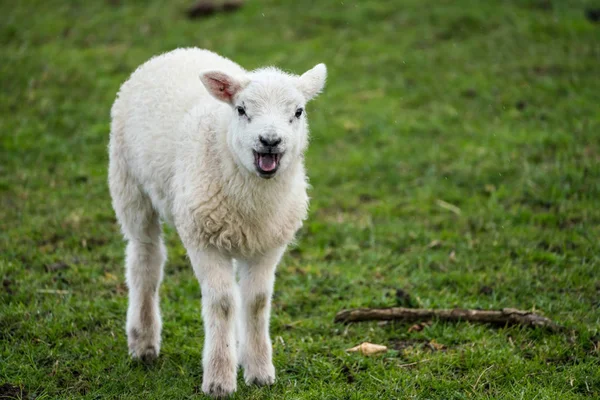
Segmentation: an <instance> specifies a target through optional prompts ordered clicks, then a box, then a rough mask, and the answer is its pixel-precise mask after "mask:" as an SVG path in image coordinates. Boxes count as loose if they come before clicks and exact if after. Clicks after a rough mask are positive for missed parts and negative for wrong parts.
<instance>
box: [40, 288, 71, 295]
mask: <svg viewBox="0 0 600 400" xmlns="http://www.w3.org/2000/svg"><path fill="white" fill-rule="evenodd" d="M37 292H38V293H45V294H69V293H70V292H69V291H68V290H58V289H38V290H37Z"/></svg>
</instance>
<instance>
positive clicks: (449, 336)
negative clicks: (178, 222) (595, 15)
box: [0, 0, 600, 399]
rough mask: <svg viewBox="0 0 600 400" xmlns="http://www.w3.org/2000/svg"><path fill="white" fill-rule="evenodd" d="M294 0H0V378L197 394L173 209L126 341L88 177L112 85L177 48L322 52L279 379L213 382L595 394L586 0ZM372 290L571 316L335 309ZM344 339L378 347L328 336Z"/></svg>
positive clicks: (297, 55) (19, 386)
mask: <svg viewBox="0 0 600 400" xmlns="http://www.w3.org/2000/svg"><path fill="white" fill-rule="evenodd" d="M282 3H287V4H285V5H283V4H282ZM312 3H313V2H309V1H294V2H279V1H275V0H264V1H250V2H248V3H247V4H246V5H245V6H244V7H243V8H242V9H241V10H239V11H238V12H235V13H231V14H224V15H218V16H215V17H211V18H208V19H203V20H195V21H189V20H187V19H186V18H185V15H184V13H183V10H185V8H186V6H187V5H189V2H188V1H184V0H173V1H169V2H159V1H148V2H125V1H123V2H119V1H95V2H91V1H90V2H74V1H73V2H67V1H56V0H44V1H26V2H25V1H23V2H14V1H13V2H9V1H2V2H1V3H0V15H2V18H1V21H0V59H1V60H2V61H1V62H0V83H1V87H2V90H1V91H0V112H1V118H0V132H1V133H0V135H1V137H0V146H1V148H0V152H1V153H0V157H1V159H0V161H1V162H0V201H1V203H0V224H1V231H0V252H1V255H0V271H1V275H2V287H0V398H2V396H7V397H10V396H13V397H17V398H18V397H23V398H37V399H42V398H44V399H50V398H117V397H118V398H123V399H125V398H131V399H133V398H156V399H165V398H190V397H196V396H198V397H201V396H202V394H201V393H200V390H199V386H200V383H201V375H202V370H201V361H200V359H201V351H202V340H203V333H202V322H201V318H200V291H199V288H198V284H197V282H196V281H195V279H194V277H193V274H192V270H191V267H190V266H189V263H188V261H187V260H186V257H185V254H184V251H183V249H182V247H181V245H180V244H179V242H178V239H177V237H176V235H175V234H174V233H173V231H168V235H167V237H168V242H169V250H170V261H169V264H168V266H167V269H166V277H165V280H164V284H163V286H162V288H161V297H162V310H163V316H164V332H163V339H164V345H163V349H162V354H161V356H160V359H159V360H158V361H157V363H156V364H155V365H153V366H151V367H146V366H144V365H140V364H138V363H135V362H132V361H130V360H129V358H128V357H127V346H126V339H125V332H124V321H125V310H126V287H125V285H124V278H123V256H122V254H123V243H122V241H121V237H120V234H119V229H118V226H117V224H116V221H115V218H114V215H113V211H112V209H111V206H110V199H109V195H108V190H107V186H106V167H107V154H106V145H107V142H108V124H109V117H108V116H109V109H110V106H111V103H112V101H113V100H114V96H115V93H116V91H117V89H118V87H119V85H120V83H121V82H123V81H124V80H125V79H126V78H127V76H128V74H129V73H131V71H132V70H133V69H134V68H135V67H136V66H137V65H139V64H140V63H142V62H143V61H145V60H146V59H148V58H149V57H150V56H152V55H154V54H157V53H160V52H163V51H167V50H170V49H173V48H175V47H180V46H199V47H205V48H209V49H212V50H215V51H217V52H219V53H221V54H223V55H225V56H228V57H230V58H233V59H234V60H236V61H237V62H239V63H241V64H242V65H244V66H246V67H247V68H255V67H259V66H262V65H265V64H275V65H279V66H281V67H283V68H285V69H289V70H291V71H294V72H302V71H304V70H306V69H308V68H310V67H312V66H313V65H314V64H316V63H318V62H325V63H326V64H327V65H328V67H329V76H330V78H329V81H328V87H327V90H326V92H325V93H324V94H323V95H322V96H321V97H320V98H319V99H318V100H317V101H315V102H314V103H311V104H310V107H309V112H310V114H311V115H310V119H311V123H312V125H311V126H312V144H311V148H310V150H309V152H308V155H307V165H308V170H309V175H310V178H311V183H312V186H313V189H312V190H311V197H312V199H313V200H312V205H311V213H310V219H309V220H308V221H307V223H306V225H305V227H304V228H303V229H302V231H301V233H300V235H299V242H298V245H297V246H296V247H295V248H294V249H292V250H291V251H290V252H289V253H288V255H287V256H286V257H285V259H284V260H283V262H282V264H281V266H280V268H279V271H278V280H277V283H276V293H275V299H274V316H273V320H272V329H271V331H272V337H273V338H274V353H275V364H276V367H277V369H278V381H277V383H276V384H275V386H273V387H271V388H256V387H250V388H248V387H246V386H245V385H244V384H243V381H242V380H241V378H240V380H239V390H238V393H237V395H236V396H235V398H240V399H241V398H250V399H263V398H273V399H343V398H346V399H363V398H364V399H366V398H373V399H384V398H422V399H462V398H472V399H491V398H507V399H533V398H535V399H557V398H560V399H576V398H592V397H595V398H598V397H599V396H600V350H599V346H600V343H599V342H600V280H599V277H600V259H599V254H600V252H599V248H598V247H599V246H598V237H599V236H600V207H598V199H599V198H600V107H599V106H600V41H599V38H600V25H598V24H597V23H593V22H591V21H590V20H588V19H586V16H585V9H586V8H588V7H591V6H594V5H595V6H596V7H598V6H599V3H598V2H597V1H550V0H520V1H517V0H514V1H499V0H491V1H485V2H483V1H478V0H460V1H459V0H457V1H452V2H450V1H422V0H405V1H402V2H392V1H380V2H372V1H364V2H359V1H342V2H339V1H338V2H320V4H319V5H318V6H317V5H313V4H312ZM440 201H443V202H446V203H449V204H451V205H453V206H454V207H455V208H453V207H447V206H445V203H443V202H440ZM403 293H408V294H409V296H410V300H409V301H407V300H406V296H403ZM394 305H412V306H422V307H444V308H446V307H455V306H459V307H471V308H477V307H480V308H501V307H516V308H521V309H528V310H530V309H534V310H536V311H538V312H540V313H542V314H544V315H546V316H548V317H551V318H553V319H555V320H556V321H558V322H559V323H561V324H563V325H565V326H567V327H568V328H569V331H568V332H567V333H564V334H550V333H545V332H542V331H536V330H526V329H520V328H514V327H512V328H502V329H495V328H491V327H488V326H480V325H471V324H467V323H460V324H448V323H441V322H436V321H433V322H432V324H431V325H430V326H428V327H426V328H425V329H423V330H421V331H410V332H409V326H408V325H406V324H400V323H391V324H387V325H379V324H377V323H361V324H353V325H350V326H339V325H335V324H333V316H334V314H335V313H336V311H338V310H340V309H342V308H348V307H357V306H394ZM363 341H371V342H375V343H381V344H385V345H387V346H389V347H390V348H391V349H392V350H390V351H389V352H388V353H387V354H385V355H380V356H374V357H364V356H361V355H356V354H347V353H346V352H345V351H344V350H345V349H347V348H349V347H351V346H354V345H356V344H358V343H361V342H363ZM411 363H414V364H413V365H412V366H406V364H411Z"/></svg>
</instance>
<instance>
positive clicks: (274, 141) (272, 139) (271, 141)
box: [258, 136, 281, 147]
mask: <svg viewBox="0 0 600 400" xmlns="http://www.w3.org/2000/svg"><path fill="white" fill-rule="evenodd" d="M258 140H260V142H261V143H262V144H263V145H264V146H267V147H275V146H277V145H278V144H279V143H281V138H279V137H276V136H269V137H264V136H259V137H258Z"/></svg>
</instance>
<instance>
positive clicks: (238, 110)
mask: <svg viewBox="0 0 600 400" xmlns="http://www.w3.org/2000/svg"><path fill="white" fill-rule="evenodd" d="M237 112H238V114H239V116H240V117H243V116H244V115H246V110H244V107H241V106H238V107H237Z"/></svg>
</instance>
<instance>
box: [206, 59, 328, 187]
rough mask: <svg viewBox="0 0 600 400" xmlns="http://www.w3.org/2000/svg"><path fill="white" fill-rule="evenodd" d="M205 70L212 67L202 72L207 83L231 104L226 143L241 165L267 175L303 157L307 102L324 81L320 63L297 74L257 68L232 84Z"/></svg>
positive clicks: (305, 141) (269, 176) (280, 170)
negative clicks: (305, 71) (301, 73)
mask: <svg viewBox="0 0 600 400" xmlns="http://www.w3.org/2000/svg"><path fill="white" fill-rule="evenodd" d="M209 74H215V73H205V74H203V82H204V83H205V86H207V88H208V89H209V91H210V92H211V93H212V94H213V96H215V97H217V98H218V99H220V100H223V97H225V99H224V100H225V101H226V102H227V103H229V104H230V105H231V107H232V117H231V122H230V126H229V130H228V137H227V143H228V146H229V149H230V150H231V152H232V154H233V155H234V158H235V159H236V162H237V163H238V164H239V165H240V166H241V167H243V168H244V169H246V170H247V171H249V172H250V173H252V174H256V175H258V176H260V177H261V178H265V179H269V178H272V177H274V176H276V175H277V174H281V173H283V172H284V171H285V170H286V169H287V168H288V167H289V166H290V165H291V164H293V163H294V162H296V161H297V160H298V159H299V158H300V157H302V154H303V152H304V150H305V149H306V146H307V144H308V124H307V120H306V110H305V105H306V102H307V101H308V100H310V99H311V98H313V97H314V96H315V95H316V94H318V93H319V92H320V90H321V89H322V87H323V85H324V83H325V75H326V70H325V66H324V65H323V64H319V65H317V66H316V67H315V68H313V69H312V70H310V71H308V72H307V73H305V74H304V75H302V76H300V77H299V76H292V75H288V74H286V73H284V72H281V71H279V70H277V69H274V68H268V69H261V70H257V71H254V72H251V73H249V74H248V75H247V76H246V77H244V78H241V79H240V78H238V79H235V81H234V83H233V85H232V84H231V83H230V82H224V80H223V79H222V78H223V77H222V76H218V77H217V78H216V84H215V77H214V75H212V77H211V76H208V77H207V75H209ZM217 74H220V73H217ZM228 78H229V79H232V78H231V77H228ZM206 80H209V81H208V82H206ZM207 83H208V84H207ZM214 86H216V94H215V90H214V89H215V87H214ZM230 87H231V92H232V93H230V91H229V89H228V88H230ZM236 89H237V90H236Z"/></svg>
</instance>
